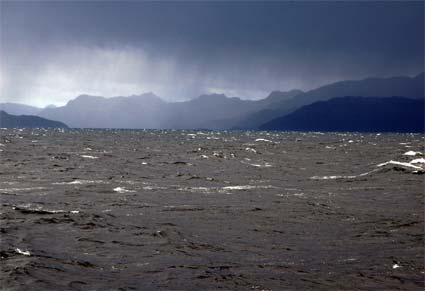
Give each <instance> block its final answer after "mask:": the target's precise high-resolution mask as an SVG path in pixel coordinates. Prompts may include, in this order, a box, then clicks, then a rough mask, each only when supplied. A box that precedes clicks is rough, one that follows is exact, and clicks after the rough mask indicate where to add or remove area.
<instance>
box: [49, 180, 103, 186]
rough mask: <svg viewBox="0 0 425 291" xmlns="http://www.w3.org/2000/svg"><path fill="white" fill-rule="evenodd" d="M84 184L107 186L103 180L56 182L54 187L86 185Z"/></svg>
mask: <svg viewBox="0 0 425 291" xmlns="http://www.w3.org/2000/svg"><path fill="white" fill-rule="evenodd" d="M84 184H107V182H105V181H103V180H74V181H71V182H55V183H52V185H84Z"/></svg>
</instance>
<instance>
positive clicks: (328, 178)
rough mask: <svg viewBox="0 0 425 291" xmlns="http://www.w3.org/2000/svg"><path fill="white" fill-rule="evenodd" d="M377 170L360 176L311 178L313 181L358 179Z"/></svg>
mask: <svg viewBox="0 0 425 291" xmlns="http://www.w3.org/2000/svg"><path fill="white" fill-rule="evenodd" d="M375 171H376V170H372V171H370V172H366V173H361V174H360V175H332V176H313V177H310V179H312V180H338V179H356V178H360V177H364V176H367V175H369V174H371V173H373V172H375Z"/></svg>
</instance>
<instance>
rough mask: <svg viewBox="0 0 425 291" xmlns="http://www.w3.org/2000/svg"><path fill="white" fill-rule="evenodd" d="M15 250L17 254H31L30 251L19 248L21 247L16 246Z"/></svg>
mask: <svg viewBox="0 0 425 291" xmlns="http://www.w3.org/2000/svg"><path fill="white" fill-rule="evenodd" d="M15 252H17V253H18V254H20V255H24V256H31V253H30V252H29V251H23V250H21V249H19V248H16V249H15Z"/></svg>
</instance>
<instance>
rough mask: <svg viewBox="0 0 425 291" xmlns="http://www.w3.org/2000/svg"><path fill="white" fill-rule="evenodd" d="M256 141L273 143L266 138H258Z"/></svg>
mask: <svg viewBox="0 0 425 291" xmlns="http://www.w3.org/2000/svg"><path fill="white" fill-rule="evenodd" d="M255 141H264V142H273V141H271V140H269V139H265V138H257V139H256V140H255Z"/></svg>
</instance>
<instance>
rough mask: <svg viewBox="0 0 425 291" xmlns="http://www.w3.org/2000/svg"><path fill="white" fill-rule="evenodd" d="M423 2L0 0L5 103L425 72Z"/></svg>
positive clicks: (192, 92) (243, 92) (249, 88)
mask: <svg viewBox="0 0 425 291" xmlns="http://www.w3.org/2000/svg"><path fill="white" fill-rule="evenodd" d="M424 5H425V4H424V2H422V1H416V2H408V1H403V2H393V1H392V2H384V1H378V2H370V1H369V2H363V1H353V2H350V1H342V2H336V1H331V2H318V1H316V2H306V1H301V2H300V1H299V2H294V1H292V2H289V1H286V2H285V1H283V2H235V1H234V2H225V1H216V2H165V1H163V2H138V1H130V2H111V1H108V2H106V1H90V2H89V1H66V2H65V1H60V2H48V1H42V2H37V1H31V2H24V1H19V2H8V1H0V102H17V103H25V104H30V105H34V106H46V105H48V104H55V105H64V104H66V102H67V101H69V100H71V99H74V98H75V97H77V96H78V95H81V94H90V95H97V96H105V97H111V96H129V95H138V94H142V93H145V92H153V93H155V94H156V95H158V96H160V97H161V98H163V99H165V100H167V101H181V100H188V99H192V98H195V97H197V96H199V95H201V94H210V93H224V94H226V95H228V96H238V97H241V98H243V99H259V98H264V97H266V96H267V95H268V94H269V93H270V92H271V91H273V90H281V91H286V90H291V89H302V90H309V89H313V88H316V87H318V86H320V85H324V84H326V83H330V82H334V81H339V80H345V79H362V78H366V77H371V76H379V77H389V76H399V75H409V76H414V75H416V74H418V73H420V72H421V71H423V70H424V36H425V34H424Z"/></svg>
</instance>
